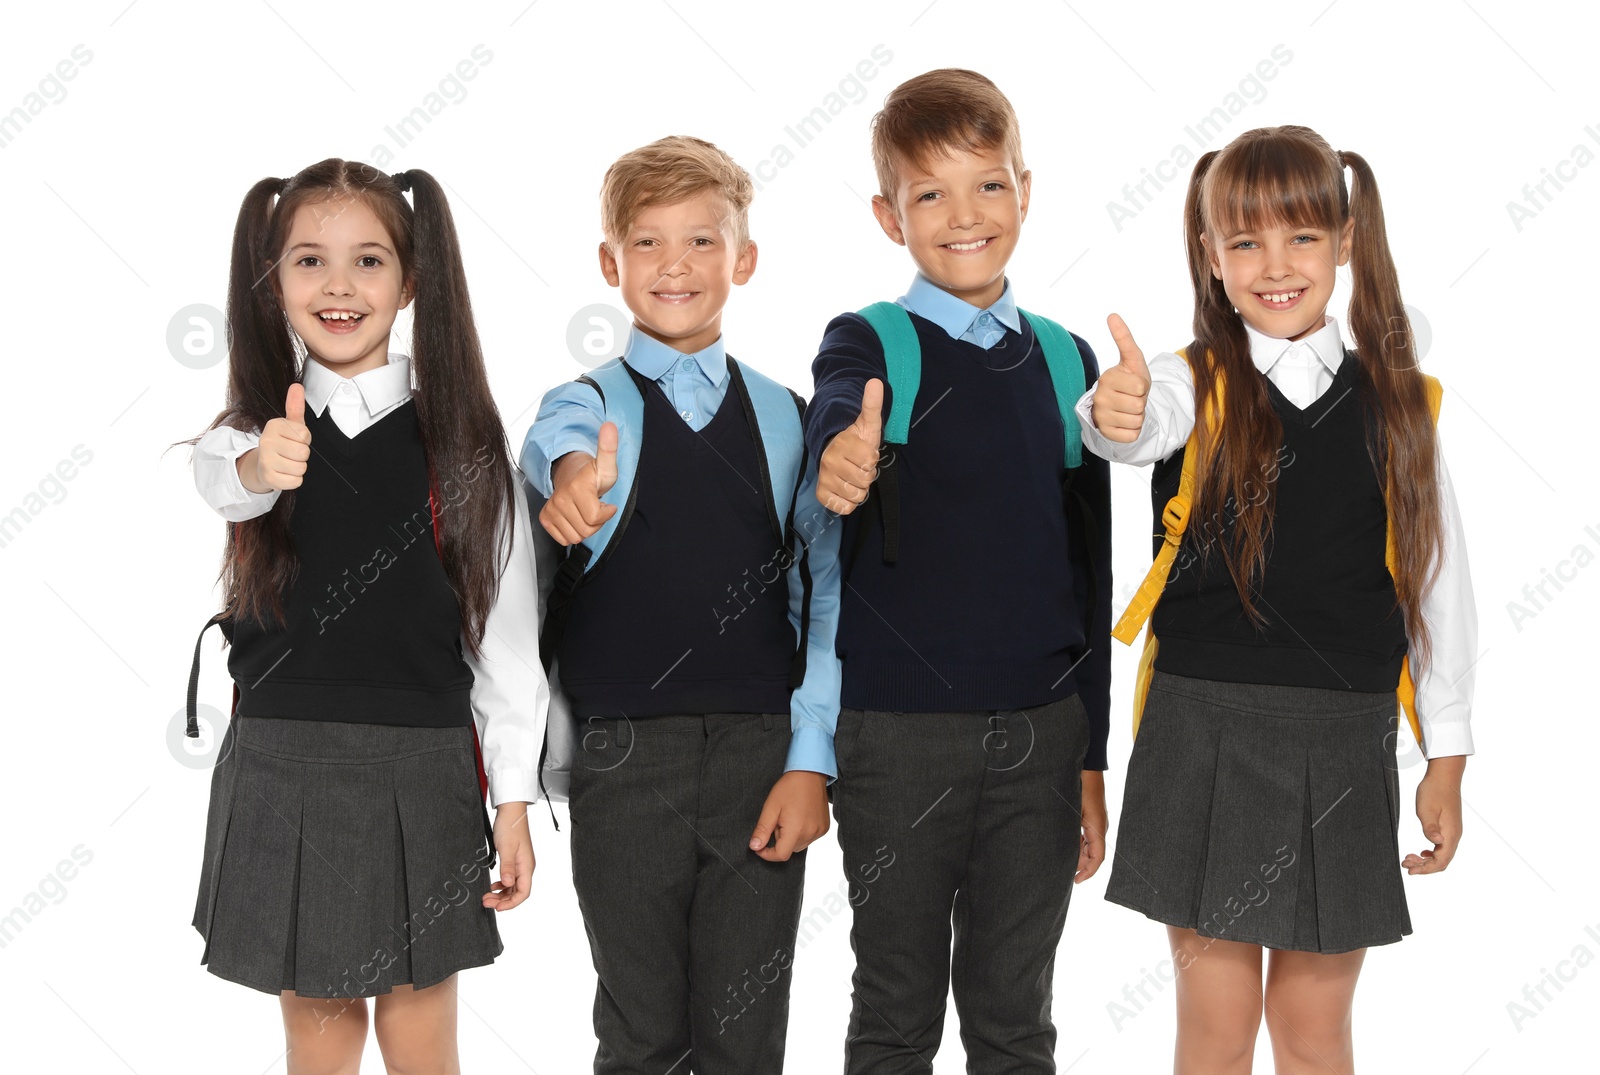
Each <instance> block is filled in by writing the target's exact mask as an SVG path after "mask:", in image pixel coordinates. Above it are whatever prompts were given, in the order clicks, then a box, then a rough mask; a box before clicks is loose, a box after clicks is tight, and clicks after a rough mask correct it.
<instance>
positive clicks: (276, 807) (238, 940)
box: [194, 716, 502, 997]
mask: <svg viewBox="0 0 1600 1075" xmlns="http://www.w3.org/2000/svg"><path fill="white" fill-rule="evenodd" d="M220 755H221V760H220V761H219V762H218V764H217V767H216V769H215V770H213V773H212V780H211V805H210V810H209V813H208V815H207V818H206V844H205V859H204V862H203V864H202V866H201V870H200V892H199V896H198V898H197V899H196V901H195V911H194V926H195V928H196V929H198V930H199V931H200V935H201V936H202V937H204V938H205V941H206V948H205V954H204V955H203V956H202V957H201V962H202V963H204V964H205V965H206V968H207V969H208V970H210V971H211V973H213V974H215V975H217V976H218V977H221V978H225V979H227V980H228V981H232V982H239V983H241V984H243V985H247V986H250V987H251V988H253V989H259V990H262V991H263V992H267V993H279V992H282V991H285V990H293V991H294V992H296V993H298V994H300V995H301V996H305V997H370V996H377V995H379V994H382V993H388V992H390V991H391V990H393V988H394V987H395V986H397V985H405V984H410V985H412V986H413V987H415V988H417V989H423V988H426V987H427V986H430V985H435V984H437V983H438V982H441V981H443V980H444V979H446V978H448V977H449V976H450V975H451V974H454V973H455V972H456V971H458V970H462V969H464V968H467V967H478V966H483V965H484V964H487V963H492V962H493V961H494V958H495V957H496V956H498V955H499V954H500V952H501V950H502V946H501V943H500V933H499V930H498V928H497V927H496V925H495V920H494V916H495V912H494V911H492V910H488V909H486V908H485V907H484V906H483V904H482V897H483V894H484V892H486V891H487V890H488V888H489V884H490V880H491V878H490V869H491V867H490V862H491V856H492V848H490V847H489V846H488V841H487V840H486V839H485V827H486V821H487V819H486V814H485V811H484V804H483V799H482V798H481V797H480V792H479V785H478V770H477V760H476V754H475V749H474V741H473V732H472V729H471V728H470V727H455V728H408V727H398V726H393V725H385V724H346V723H334V722H324V721H314V720H279V719H274V718H265V717H238V716H235V717H234V718H233V720H232V721H231V722H230V723H229V725H228V730H227V733H226V735H225V736H224V737H223V742H222V746H221V749H220Z"/></svg>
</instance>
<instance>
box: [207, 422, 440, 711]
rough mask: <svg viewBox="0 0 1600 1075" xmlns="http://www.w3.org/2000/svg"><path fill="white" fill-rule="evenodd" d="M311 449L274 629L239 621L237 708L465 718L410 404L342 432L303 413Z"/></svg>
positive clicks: (234, 657) (231, 665)
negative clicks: (354, 433)
mask: <svg viewBox="0 0 1600 1075" xmlns="http://www.w3.org/2000/svg"><path fill="white" fill-rule="evenodd" d="M306 425H307V426H308V427H309V428H310V430H311V459H310V461H309V462H308V463H307V464H306V475H305V481H304V483H303V484H302V485H301V486H300V488H299V489H298V490H296V491H295V499H294V509H293V514H292V515H291V516H290V521H289V525H290V531H291V534H292V536H293V540H294V547H295V551H296V553H297V554H298V556H299V561H300V571H299V574H298V576H297V577H296V579H295V582H294V585H293V586H292V587H291V588H290V590H289V592H288V593H287V594H285V595H284V613H285V617H286V623H285V625H284V626H278V625H275V624H270V623H268V624H263V623H260V622H256V621H252V620H245V619H240V620H239V621H237V622H236V623H235V625H234V628H233V650H232V652H231V654H230V655H229V658H228V670H229V671H230V672H231V673H232V674H233V678H234V682H235V683H236V684H237V686H238V688H239V706H238V712H239V714H240V715H242V716H261V717H289V718H294V719H299V720H329V721H350V722H353V723H361V724H402V725H410V726H415V727H452V726H457V725H465V724H470V723H471V720H472V708H471V701H470V694H471V689H472V670H471V668H469V667H468V666H467V664H466V662H465V661H464V660H463V658H462V651H461V619H460V615H461V614H460V607H459V606H458V604H457V602H456V596H455V592H454V591H453V590H452V589H451V588H450V582H449V580H448V579H447V578H446V576H445V573H444V566H443V564H441V563H440V560H439V553H438V549H437V547H436V546H435V545H434V538H433V515H432V512H431V510H430V508H429V504H428V461H427V457H426V455H425V453H424V451H423V447H422V436H421V432H420V430H419V429H418V427H417V413H416V407H415V406H414V405H412V404H410V403H405V404H402V405H401V406H400V407H398V408H396V409H395V410H394V411H392V412H390V413H389V414H387V415H385V416H384V417H383V418H382V419H380V420H379V421H378V422H377V423H375V424H374V425H372V426H370V427H369V428H368V429H366V430H364V431H363V432H362V433H361V434H360V436H358V437H356V438H354V439H351V438H350V437H347V436H345V434H344V433H343V432H342V431H341V430H340V429H339V427H338V426H337V425H336V424H335V423H334V421H333V420H332V419H331V418H329V417H327V416H326V415H325V414H324V415H323V416H322V417H318V416H317V415H315V414H313V413H311V412H310V411H309V410H308V411H307V412H306Z"/></svg>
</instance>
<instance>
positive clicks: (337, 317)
mask: <svg viewBox="0 0 1600 1075" xmlns="http://www.w3.org/2000/svg"><path fill="white" fill-rule="evenodd" d="M317 316H318V317H320V318H322V319H323V320H324V321H359V320H361V318H362V317H363V316H365V315H363V314H353V313H351V312H350V311H349V310H324V311H322V312H321V313H320V314H318V315H317Z"/></svg>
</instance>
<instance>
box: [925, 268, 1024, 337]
mask: <svg viewBox="0 0 1600 1075" xmlns="http://www.w3.org/2000/svg"><path fill="white" fill-rule="evenodd" d="M894 301H895V302H896V303H897V304H898V305H900V306H903V307H904V308H906V309H907V310H910V311H911V312H912V313H914V314H916V315H917V316H918V317H925V318H927V319H928V320H929V321H932V322H933V323H934V324H935V325H938V326H939V327H940V328H942V329H944V331H945V333H946V334H947V335H949V337H950V338H951V339H952V340H965V341H966V342H967V343H975V344H977V345H978V346H979V347H981V348H983V349H984V350H985V351H987V350H989V348H991V347H993V346H994V345H995V344H997V343H999V342H1000V341H1001V340H1002V339H1004V338H1005V334H1006V330H1007V329H1010V330H1011V331H1012V332H1021V331H1022V315H1021V314H1019V313H1017V300H1016V299H1014V298H1012V297H1011V281H1010V280H1007V281H1006V286H1005V290H1004V291H1002V292H1001V293H1000V297H999V298H998V299H996V300H995V302H994V305H993V306H990V307H989V308H988V309H987V310H980V309H979V308H978V307H976V306H974V305H972V303H970V302H967V301H966V300H965V299H958V298H956V297H955V296H954V295H952V294H950V292H948V291H945V290H943V289H942V288H940V287H939V286H938V285H936V284H935V283H934V282H933V281H931V280H929V279H928V278H927V277H926V276H923V275H922V274H921V273H918V274H917V278H916V279H915V280H913V281H911V287H910V288H908V289H907V290H906V293H905V294H904V295H901V296H900V297H899V298H898V299H895V300H894Z"/></svg>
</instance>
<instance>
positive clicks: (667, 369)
mask: <svg viewBox="0 0 1600 1075" xmlns="http://www.w3.org/2000/svg"><path fill="white" fill-rule="evenodd" d="M622 361H624V362H626V363H627V364H628V365H629V366H631V367H632V368H633V369H634V370H636V371H637V372H639V373H642V374H644V375H645V376H646V377H648V378H650V379H651V380H652V381H654V382H655V383H656V384H658V385H660V386H661V391H663V392H665V393H666V396H667V399H669V400H670V401H671V402H672V406H673V408H674V409H676V410H677V412H678V417H680V418H682V419H683V420H684V422H685V423H687V424H688V426H689V428H690V429H693V430H695V431H696V432H698V431H700V430H702V429H704V428H705V427H706V424H707V423H708V422H710V421H711V419H712V418H713V417H715V416H716V413H717V408H718V407H720V406H721V405H722V400H723V397H725V396H726V395H727V394H728V355H727V352H726V351H725V350H724V349H723V346H722V337H720V336H718V337H717V339H716V341H715V342H714V343H712V344H711V345H710V346H709V347H706V348H705V349H704V350H702V351H697V352H695V353H694V354H692V355H686V354H684V353H683V352H682V351H677V350H674V349H673V348H671V347H668V346H667V345H666V344H664V343H662V342H661V341H660V340H657V339H655V338H653V337H651V336H646V335H645V334H644V333H642V332H640V331H639V330H638V328H634V329H633V330H632V331H631V332H629V334H628V347H627V350H626V351H624V352H623V355H622ZM562 388H563V389H567V388H570V389H572V391H555V392H551V393H548V394H547V395H546V396H545V399H544V402H543V403H542V404H540V406H539V413H538V415H536V416H535V418H534V420H533V428H532V429H531V430H529V431H528V442H527V447H526V449H525V454H524V455H523V464H524V467H525V470H524V473H526V474H527V476H528V480H529V481H530V482H532V483H533V484H534V486H535V488H537V489H538V490H539V492H541V493H543V494H544V495H545V496H549V495H550V494H551V492H552V488H551V481H550V468H551V466H552V465H553V464H554V463H555V461H556V460H557V459H560V458H561V457H562V456H564V455H566V454H567V453H568V452H586V453H588V454H589V455H593V454H594V453H595V446H596V445H597V444H599V441H600V426H601V424H602V423H603V422H604V421H605V411H604V409H603V408H602V406H601V404H600V399H599V397H598V396H596V395H595V393H594V391H593V390H592V389H590V388H589V387H587V386H585V385H581V384H572V385H564V386H562ZM527 467H531V468H532V469H526V468H527Z"/></svg>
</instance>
